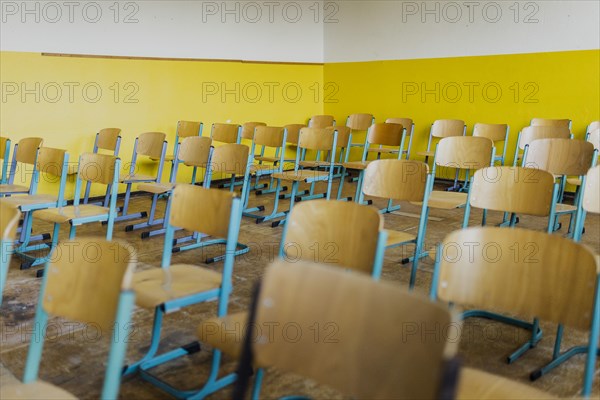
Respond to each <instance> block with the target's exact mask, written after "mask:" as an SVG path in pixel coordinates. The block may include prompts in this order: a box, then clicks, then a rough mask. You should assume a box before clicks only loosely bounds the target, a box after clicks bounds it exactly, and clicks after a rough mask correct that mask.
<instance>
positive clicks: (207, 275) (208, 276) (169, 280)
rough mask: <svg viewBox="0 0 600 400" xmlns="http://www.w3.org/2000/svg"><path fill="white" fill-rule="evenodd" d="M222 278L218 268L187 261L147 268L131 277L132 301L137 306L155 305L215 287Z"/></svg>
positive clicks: (219, 284)
mask: <svg viewBox="0 0 600 400" xmlns="http://www.w3.org/2000/svg"><path fill="white" fill-rule="evenodd" d="M221 278H222V275H221V273H219V272H216V271H212V270H210V269H206V268H202V267H198V266H195V265H187V264H175V265H172V266H170V267H169V268H168V269H165V268H152V269H148V270H145V271H141V272H138V273H136V274H135V275H134V277H133V290H134V291H135V302H136V304H137V305H138V306H140V307H144V308H155V307H157V306H159V305H161V304H163V303H165V302H167V301H169V300H173V299H178V298H182V297H186V296H190V295H193V294H196V293H199V292H204V291H207V290H211V289H218V288H219V287H220V286H221V281H222V279H221Z"/></svg>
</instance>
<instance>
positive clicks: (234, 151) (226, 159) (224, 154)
mask: <svg viewBox="0 0 600 400" xmlns="http://www.w3.org/2000/svg"><path fill="white" fill-rule="evenodd" d="M249 151H250V148H249V147H248V146H246V145H243V144H237V143H227V144H224V145H223V146H219V147H216V148H215V149H214V150H213V155H212V159H211V170H212V171H213V172H220V173H223V174H233V175H238V176H244V175H245V174H246V172H247V171H248V168H249V161H248V154H249Z"/></svg>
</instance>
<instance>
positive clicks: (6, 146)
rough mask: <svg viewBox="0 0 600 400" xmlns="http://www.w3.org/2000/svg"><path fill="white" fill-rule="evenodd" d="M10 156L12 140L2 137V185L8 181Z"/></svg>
mask: <svg viewBox="0 0 600 400" xmlns="http://www.w3.org/2000/svg"><path fill="white" fill-rule="evenodd" d="M9 155H10V139H9V138H6V137H2V136H0V157H2V177H0V185H4V184H6V182H7V180H8V158H9Z"/></svg>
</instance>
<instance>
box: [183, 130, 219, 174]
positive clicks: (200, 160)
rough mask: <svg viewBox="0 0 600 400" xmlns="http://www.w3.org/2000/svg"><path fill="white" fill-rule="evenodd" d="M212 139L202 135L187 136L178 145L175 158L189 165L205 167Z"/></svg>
mask: <svg viewBox="0 0 600 400" xmlns="http://www.w3.org/2000/svg"><path fill="white" fill-rule="evenodd" d="M211 144H212V140H211V138H209V137H203V136H197V135H194V136H187V137H185V138H184V139H183V141H182V142H181V144H180V145H179V150H178V154H177V159H178V160H179V161H181V162H182V163H183V164H184V165H187V166H190V167H206V163H208V157H209V155H210V147H211Z"/></svg>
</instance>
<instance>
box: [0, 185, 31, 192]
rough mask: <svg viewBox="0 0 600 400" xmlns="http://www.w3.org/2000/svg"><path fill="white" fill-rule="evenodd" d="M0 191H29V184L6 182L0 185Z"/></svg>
mask: <svg viewBox="0 0 600 400" xmlns="http://www.w3.org/2000/svg"><path fill="white" fill-rule="evenodd" d="M0 193H29V188H28V187H27V186H21V185H12V184H4V185H0Z"/></svg>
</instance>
